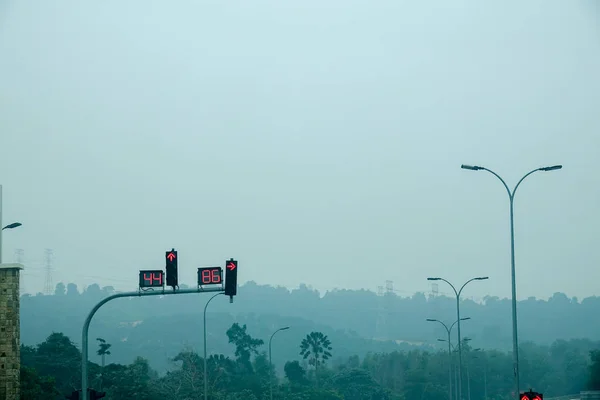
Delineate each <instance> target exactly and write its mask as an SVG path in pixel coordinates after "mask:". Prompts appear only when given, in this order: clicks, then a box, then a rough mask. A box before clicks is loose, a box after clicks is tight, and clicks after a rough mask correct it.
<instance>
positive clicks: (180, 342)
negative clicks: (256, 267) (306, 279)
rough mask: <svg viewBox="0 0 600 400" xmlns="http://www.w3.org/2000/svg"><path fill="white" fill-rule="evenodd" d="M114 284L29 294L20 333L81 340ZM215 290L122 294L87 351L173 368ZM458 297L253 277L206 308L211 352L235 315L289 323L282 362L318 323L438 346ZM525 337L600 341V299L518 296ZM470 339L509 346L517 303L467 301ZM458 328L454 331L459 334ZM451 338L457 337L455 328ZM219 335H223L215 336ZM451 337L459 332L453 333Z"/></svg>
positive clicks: (375, 348) (381, 340) (340, 351)
mask: <svg viewBox="0 0 600 400" xmlns="http://www.w3.org/2000/svg"><path fill="white" fill-rule="evenodd" d="M112 291H113V289H112V288H111V287H104V288H100V287H99V286H98V285H95V284H94V285H90V286H89V287H87V288H86V289H85V290H84V291H83V293H79V292H78V291H77V288H76V286H75V285H73V284H69V285H67V286H66V287H65V285H63V284H58V285H57V288H56V294H55V295H51V296H43V295H41V294H39V295H37V296H29V295H26V296H23V297H22V299H21V301H22V303H21V340H22V342H23V343H24V344H26V345H32V344H36V343H39V342H41V341H43V340H44V339H45V338H46V337H47V336H48V335H49V334H50V333H51V332H53V331H55V332H63V333H64V334H66V335H67V336H69V337H71V338H72V339H73V340H74V342H75V343H78V346H80V340H81V339H80V338H81V328H82V324H83V320H84V318H85V316H86V315H87V314H88V312H89V311H90V309H91V308H92V307H93V305H94V304H95V303H97V302H98V301H99V300H100V299H102V298H103V297H105V296H107V295H108V294H110V293H112ZM208 298H209V297H208V295H196V294H186V295H178V296H164V297H163V296H157V297H150V298H144V299H139V298H129V299H117V300H114V301H112V302H110V303H108V304H106V305H105V306H103V307H102V308H101V309H100V310H99V311H98V312H97V314H96V315H95V317H94V319H93V321H92V324H91V327H90V336H89V337H90V343H91V346H92V347H91V348H90V354H91V357H92V358H91V359H92V360H94V357H95V355H92V354H93V351H92V349H93V348H94V347H93V346H94V344H92V343H93V340H94V339H95V338H96V337H102V338H104V339H106V340H107V341H109V342H110V343H112V345H113V354H112V356H111V357H112V361H113V362H124V363H128V362H131V361H132V360H133V359H134V358H135V357H136V356H138V355H142V356H143V357H146V358H148V360H149V361H150V363H151V365H152V366H153V367H154V368H156V369H158V370H159V371H164V370H165V369H167V368H169V361H168V360H169V358H171V357H173V356H175V355H176V354H177V353H178V352H179V351H181V349H182V348H184V347H191V348H193V349H195V350H196V351H200V350H201V348H202V311H203V308H204V304H205V302H206V301H207V300H208ZM455 305H456V303H455V300H454V299H452V298H448V297H445V296H431V295H430V296H425V295H424V294H423V293H416V294H414V295H413V296H412V297H400V296H397V295H396V294H394V293H386V294H385V295H383V296H378V295H377V294H376V293H374V292H370V291H364V290H361V291H353V290H339V291H331V292H327V293H325V295H324V296H321V295H320V294H319V292H317V291H316V290H313V289H311V288H309V287H307V286H305V285H301V286H300V287H299V288H298V289H295V290H292V291H288V290H287V289H285V288H275V287H272V286H268V285H257V284H256V283H254V282H249V283H246V284H245V285H243V286H241V287H240V288H239V290H238V296H236V297H235V299H234V303H233V304H230V303H229V300H228V299H227V298H225V297H224V296H223V297H222V298H215V299H214V300H213V301H212V302H211V304H210V306H209V308H208V316H207V320H208V322H207V333H208V343H209V345H208V351H209V353H223V354H229V353H231V351H232V349H231V346H230V345H229V344H228V343H227V341H226V340H224V339H223V337H224V336H223V335H224V332H225V331H226V330H227V328H228V327H229V326H231V324H232V323H233V322H240V323H243V324H247V325H248V329H249V331H250V332H251V333H252V334H253V335H254V336H256V337H259V338H262V339H263V340H265V339H266V340H268V338H269V336H270V334H271V333H272V332H273V331H274V330H275V329H277V328H279V327H282V326H290V327H292V329H290V330H289V331H288V332H286V334H285V336H281V337H280V338H279V339H278V340H279V343H278V344H277V351H276V352H275V353H274V355H273V359H274V363H275V364H276V365H277V367H278V369H280V368H281V367H282V365H283V362H284V361H285V360H289V359H294V358H296V357H297V356H298V348H297V345H298V343H299V341H300V340H301V338H302V337H303V336H305V335H306V334H307V333H308V332H310V331H312V330H320V331H323V332H324V333H326V334H328V335H329V337H330V338H331V339H332V341H334V342H335V343H336V356H337V357H340V358H345V357H348V356H351V355H354V354H357V355H359V356H363V355H365V354H366V353H368V352H379V351H393V350H401V349H407V348H410V347H411V346H427V347H437V348H440V347H439V345H440V344H439V343H438V341H437V339H438V338H444V337H445V332H444V331H443V328H441V326H439V324H436V323H429V322H426V321H425V319H426V318H436V319H440V320H442V321H444V322H447V323H452V322H453V321H454V320H455V315H456V308H455ZM518 307H519V331H520V332H519V333H520V341H521V343H524V342H527V341H533V342H535V343H537V344H543V345H549V344H551V343H552V342H554V341H555V340H557V339H566V340H567V339H579V338H587V339H590V340H600V320H598V318H596V317H595V316H597V315H600V298H599V297H588V298H585V299H582V300H581V301H579V300H578V299H575V298H572V299H569V298H568V297H567V296H565V295H564V294H562V293H556V294H555V295H554V296H552V297H551V298H550V299H548V300H539V299H535V298H530V299H528V300H525V301H521V302H519V305H518ZM461 316H464V317H467V316H468V317H471V320H470V321H465V322H463V324H462V335H463V337H470V338H472V341H473V343H474V345H475V346H476V347H481V348H486V349H499V350H504V351H506V350H509V349H510V346H511V330H510V329H511V323H510V321H511V320H510V301H509V300H507V299H499V298H497V297H487V298H485V299H484V302H483V303H482V304H478V303H476V302H473V301H471V300H464V301H463V302H462V303H461ZM455 333H456V332H453V334H455ZM453 336H454V335H453ZM217 338H218V339H217ZM453 340H456V339H455V338H454V339H453Z"/></svg>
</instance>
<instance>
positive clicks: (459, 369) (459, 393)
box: [427, 276, 489, 400]
mask: <svg viewBox="0 0 600 400" xmlns="http://www.w3.org/2000/svg"><path fill="white" fill-rule="evenodd" d="M486 279H489V278H488V277H487V276H480V277H476V278H472V279H469V280H468V281H466V282H465V283H464V285H462V286H461V288H460V290H458V291H457V290H456V288H455V287H454V285H453V284H451V283H450V282H448V281H447V280H446V279H444V278H427V280H428V281H444V282H446V283H447V284H448V285H450V287H451V288H452V290H454V294H456V322H457V323H458V325H457V327H458V378H459V379H458V400H462V370H461V367H462V347H461V344H460V342H461V340H460V321H461V318H460V294H461V293H462V291H463V289H464V288H465V286H467V285H468V284H469V283H470V282H473V281H483V280H486Z"/></svg>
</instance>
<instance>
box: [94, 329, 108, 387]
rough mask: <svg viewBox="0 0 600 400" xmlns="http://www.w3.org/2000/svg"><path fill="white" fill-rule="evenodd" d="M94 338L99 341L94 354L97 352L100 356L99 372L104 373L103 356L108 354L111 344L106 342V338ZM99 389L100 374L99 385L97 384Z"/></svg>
mask: <svg viewBox="0 0 600 400" xmlns="http://www.w3.org/2000/svg"><path fill="white" fill-rule="evenodd" d="M96 340H97V341H98V342H99V343H98V350H97V351H96V354H98V355H99V356H101V357H102V365H101V366H102V370H101V374H104V365H105V357H106V356H107V355H110V350H109V349H110V347H111V344H109V343H106V340H104V339H102V338H96ZM99 390H102V375H101V376H100V386H99Z"/></svg>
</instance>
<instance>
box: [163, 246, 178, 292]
mask: <svg viewBox="0 0 600 400" xmlns="http://www.w3.org/2000/svg"><path fill="white" fill-rule="evenodd" d="M165 259H166V262H167V266H166V270H167V286H172V287H173V289H175V287H176V286H179V281H178V280H177V261H178V260H177V252H176V251H175V249H171V251H167V252H166V253H165Z"/></svg>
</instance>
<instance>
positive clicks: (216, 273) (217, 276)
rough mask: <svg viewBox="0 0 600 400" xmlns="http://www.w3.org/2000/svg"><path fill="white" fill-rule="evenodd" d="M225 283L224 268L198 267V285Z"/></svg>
mask: <svg viewBox="0 0 600 400" xmlns="http://www.w3.org/2000/svg"><path fill="white" fill-rule="evenodd" d="M222 283H223V268H221V267H208V268H198V286H204V285H220V284H222Z"/></svg>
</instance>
